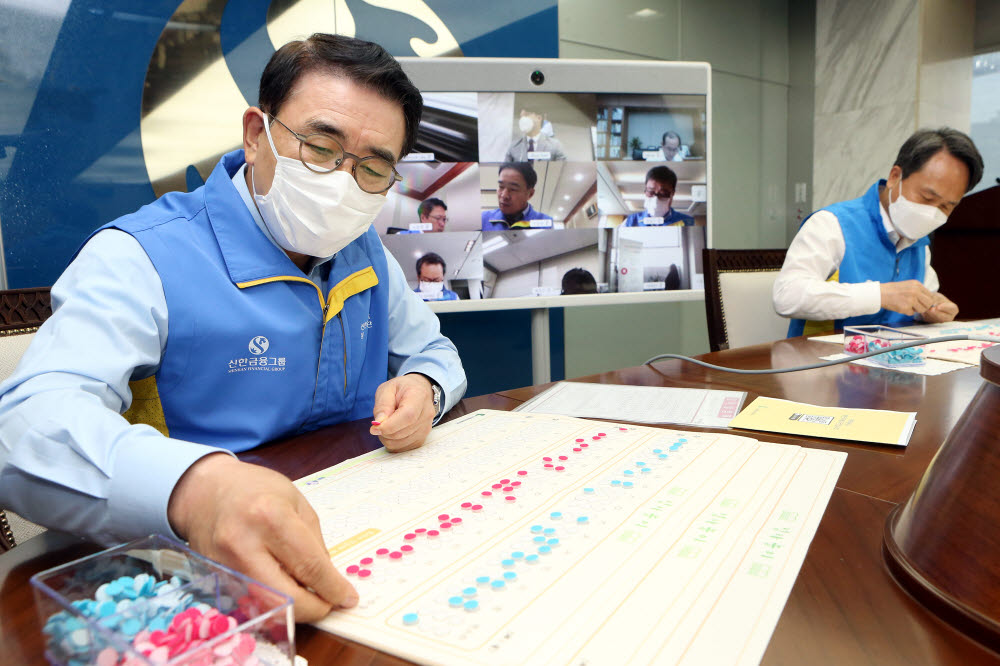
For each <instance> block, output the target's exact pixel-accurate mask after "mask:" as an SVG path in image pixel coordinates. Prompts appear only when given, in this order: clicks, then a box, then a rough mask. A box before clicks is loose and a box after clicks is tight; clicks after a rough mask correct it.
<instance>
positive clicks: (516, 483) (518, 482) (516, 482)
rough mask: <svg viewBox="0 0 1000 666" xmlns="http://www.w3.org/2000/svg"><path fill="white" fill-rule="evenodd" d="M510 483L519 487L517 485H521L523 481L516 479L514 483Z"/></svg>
mask: <svg viewBox="0 0 1000 666" xmlns="http://www.w3.org/2000/svg"><path fill="white" fill-rule="evenodd" d="M510 485H512V486H514V487H515V488H517V487H518V486H519V485H521V482H520V481H515V482H514V483H512V484H510Z"/></svg>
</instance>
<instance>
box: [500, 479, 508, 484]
mask: <svg viewBox="0 0 1000 666" xmlns="http://www.w3.org/2000/svg"><path fill="white" fill-rule="evenodd" d="M500 483H503V484H508V483H510V479H500Z"/></svg>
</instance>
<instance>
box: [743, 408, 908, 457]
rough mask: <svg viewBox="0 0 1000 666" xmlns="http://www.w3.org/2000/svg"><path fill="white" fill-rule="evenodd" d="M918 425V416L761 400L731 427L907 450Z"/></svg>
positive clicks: (905, 413)
mask: <svg viewBox="0 0 1000 666" xmlns="http://www.w3.org/2000/svg"><path fill="white" fill-rule="evenodd" d="M916 424H917V413H916V412H891V411H887V410H882V409H851V408H849V407H820V406H818V405H808V404H806V403H804V402H792V401H791V400H779V399H778V398H757V399H756V400H754V401H753V402H751V403H750V406H749V407H747V408H746V409H744V410H743V411H742V412H740V414H739V415H738V416H737V417H736V418H735V419H733V420H732V421H731V422H730V424H729V425H730V426H732V427H733V428H746V429H747V430H763V431H765V432H780V433H787V434H789V435H805V436H807V437H828V438H831V439H847V440H852V441H856V442H874V443H876V444H895V445H897V446H906V444H907V443H908V442H909V441H910V435H912V434H913V427H914V426H915V425H916Z"/></svg>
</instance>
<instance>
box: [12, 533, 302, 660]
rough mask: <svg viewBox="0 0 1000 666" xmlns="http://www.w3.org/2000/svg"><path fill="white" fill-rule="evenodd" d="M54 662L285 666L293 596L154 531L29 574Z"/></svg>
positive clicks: (291, 647) (291, 640) (290, 648)
mask: <svg viewBox="0 0 1000 666" xmlns="http://www.w3.org/2000/svg"><path fill="white" fill-rule="evenodd" d="M31 584H32V586H33V587H34V591H35V604H36V607H37V609H38V614H39V619H40V622H41V625H42V626H43V631H44V632H45V634H46V651H45V653H46V657H47V658H48V660H49V661H50V662H51V663H54V664H67V665H72V666H76V665H78V664H79V665H81V666H82V665H83V664H98V665H99V666H147V665H152V664H169V665H171V666H175V665H178V666H179V665H181V664H183V665H184V666H196V665H197V666H203V665H204V666H209V665H211V666H223V665H226V666H258V665H259V666H279V665H280V666H287V665H291V664H293V663H294V659H295V624H294V619H293V616H292V600H291V598H290V597H289V596H287V595H284V594H281V593H280V592H277V591H276V590H273V589H271V588H270V587H267V586H265V585H263V584H261V583H258V582H256V581H254V580H253V579H251V578H248V577H247V576H244V575H243V574H240V573H237V572H235V571H233V570H231V569H229V568H227V567H224V566H222V565H221V564H217V563H216V562H213V561H212V560H209V559H208V558H206V557H204V556H202V555H199V554H198V553H195V552H194V551H192V550H190V549H189V548H187V547H186V546H184V545H183V544H181V543H178V542H177V541H175V540H173V539H169V538H166V537H162V536H158V535H154V536H150V537H146V538H144V539H139V540H137V541H133V542H131V543H128V544H124V545H122V546H117V547H115V548H111V549H109V550H105V551H102V552H100V553H96V554H94V555H91V556H89V557H84V558H82V559H79V560H76V561H74V562H70V563H69V564H64V565H63V566H60V567H56V568H54V569H49V570H48V571H43V572H41V573H38V574H36V575H34V576H32V578H31Z"/></svg>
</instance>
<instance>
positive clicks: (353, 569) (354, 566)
mask: <svg viewBox="0 0 1000 666" xmlns="http://www.w3.org/2000/svg"><path fill="white" fill-rule="evenodd" d="M360 570H361V567H359V566H358V565H357V564H352V565H351V566H349V567H347V569H345V571H346V572H347V573H349V574H356V573H358V571H360Z"/></svg>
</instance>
